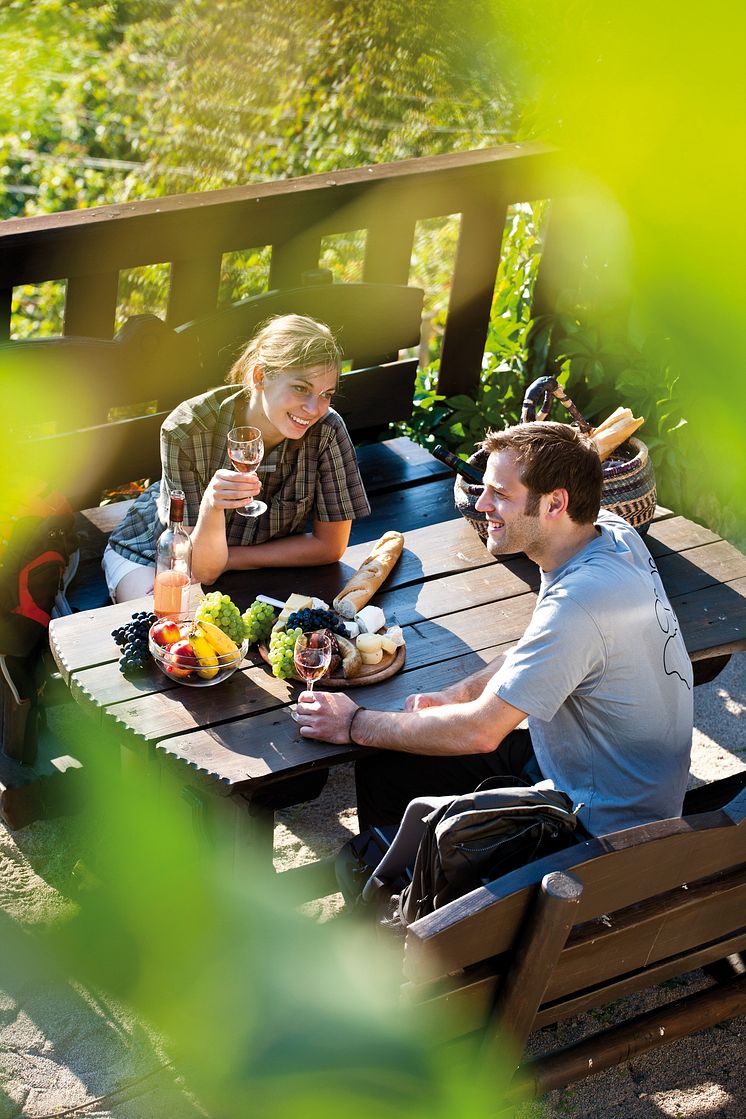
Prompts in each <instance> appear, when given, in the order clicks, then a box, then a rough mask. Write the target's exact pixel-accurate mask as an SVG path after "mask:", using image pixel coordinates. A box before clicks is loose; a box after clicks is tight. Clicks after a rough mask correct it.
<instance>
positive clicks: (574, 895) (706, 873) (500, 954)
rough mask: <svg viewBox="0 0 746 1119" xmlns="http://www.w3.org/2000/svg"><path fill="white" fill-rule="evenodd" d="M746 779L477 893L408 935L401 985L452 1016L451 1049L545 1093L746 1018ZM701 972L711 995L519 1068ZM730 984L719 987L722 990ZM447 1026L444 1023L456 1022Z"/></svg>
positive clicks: (525, 1088)
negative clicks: (613, 1007) (527, 1054)
mask: <svg viewBox="0 0 746 1119" xmlns="http://www.w3.org/2000/svg"><path fill="white" fill-rule="evenodd" d="M745 789H746V772H744V773H739V774H737V775H736V776H735V777H731V778H726V779H724V780H723V781H720V782H714V783H713V784H711V785H707V786H702V787H701V788H699V789H695V790H693V791H692V792H690V793H689V794H688V795H687V801H686V802H685V808H684V811H685V815H684V817H683V818H681V819H674V820H665V821H663V822H661V823H656V824H649V825H645V826H641V827H636V828H631V829H629V830H627V831H621V832H617V833H615V834H613V835H607V836H604V837H602V838H600V839H593V840H589V841H588V842H585V843H581V844H578V845H576V846H573V847H571V848H569V849H567V850H565V851H563V852H561V853H560V854H558V855H553V856H550V857H548V858H545V859H541V860H539V861H537V862H535V863H532V864H530V865H529V866H527V867H524V868H522V869H520V870H517V871H515V872H514V873H512V874H508V875H506V876H504V877H503V878H500V879H498V880H496V881H495V882H492V883H490V884H489V885H487V886H485V887H483V888H481V889H478V890H475V891H473V892H472V893H470V894H468V895H467V896H466V897H463V898H460V899H458V900H456V901H453V902H451V903H450V904H448V905H446V906H444V907H443V908H442V909H439V910H436V911H435V912H434V913H432V914H430V915H428V916H427V917H424V918H422V919H420V920H419V921H417V922H415V923H414V924H413V925H412V926H411V927H410V928H409V929H408V931H407V935H406V945H405V975H406V977H407V983H406V985H405V987H404V989H403V993H404V997H405V998H406V1000H407V1001H408V1002H411V1003H414V1004H416V1005H417V1006H418V1007H419V1008H420V1009H421V1010H422V1011H423V1012H424V1013H425V1014H430V1013H431V1012H432V1010H433V1008H434V1007H436V1006H440V1007H442V1008H443V1009H444V1010H445V1015H444V1017H446V1019H447V1022H448V1023H449V1027H450V1035H449V1040H450V1041H451V1042H453V1041H455V1040H456V1039H458V1038H465V1037H468V1036H469V1035H473V1034H474V1033H475V1032H479V1033H481V1035H482V1037H481V1051H482V1052H483V1053H485V1054H486V1055H487V1056H497V1055H498V1054H500V1055H501V1057H502V1058H503V1059H504V1056H505V1052H506V1050H507V1051H508V1052H509V1051H511V1046H512V1047H513V1051H514V1052H515V1054H516V1061H515V1063H516V1065H517V1066H518V1067H517V1071H516V1073H515V1077H514V1080H513V1083H512V1087H511V1089H510V1100H513V1101H514V1100H516V1099H518V1098H521V1097H522V1096H525V1095H540V1094H542V1093H544V1092H547V1091H549V1090H551V1089H553V1088H559V1087H562V1086H564V1085H566V1084H569V1083H571V1082H573V1081H575V1080H579V1079H582V1078H584V1077H586V1076H589V1075H591V1074H592V1073H595V1072H601V1071H603V1070H604V1069H607V1068H610V1067H613V1066H614V1065H617V1064H619V1063H620V1062H622V1061H626V1060H628V1059H630V1058H631V1057H633V1056H634V1055H636V1054H638V1053H643V1052H645V1051H647V1050H648V1049H651V1048H654V1047H656V1046H659V1045H663V1044H666V1043H667V1042H669V1041H674V1040H676V1039H677V1038H680V1037H683V1036H685V1035H687V1034H690V1033H694V1032H696V1031H697V1030H700V1029H705V1028H707V1027H709V1026H712V1025H715V1024H716V1023H718V1022H722V1021H725V1020H726V1019H728V1018H731V1017H735V1016H737V1015H739V1014H742V1013H744V1012H746V967H744V963H743V960H742V959H741V957H740V956H738V955H737V954H738V953H742V952H743V951H744V950H745V949H746V919H745V914H746V791H744V790H745ZM697 968H707V969H709V970H710V971H711V973H712V974H713V975H714V976H716V982H715V984H714V985H713V986H710V987H707V988H706V989H704V990H701V991H698V992H697V993H695V994H692V995H689V996H687V997H686V998H680V999H676V1000H675V1001H674V1002H671V1003H668V1004H667V1005H664V1006H661V1007H659V1008H658V1009H655V1010H652V1011H649V1012H647V1013H644V1014H642V1015H639V1016H634V1017H630V1018H624V1019H623V1020H622V1021H621V1022H620V1023H619V1024H617V1025H615V1026H613V1027H610V1028H608V1029H604V1030H601V1031H600V1032H599V1033H596V1034H594V1035H593V1036H592V1037H587V1038H584V1039H582V1040H581V1041H578V1042H576V1043H574V1044H572V1045H569V1046H567V1047H565V1048H562V1049H559V1050H555V1051H551V1050H550V1051H549V1052H546V1053H545V1054H544V1055H542V1056H538V1057H537V1056H532V1057H531V1058H526V1059H522V1058H521V1054H522V1053H523V1052H524V1049H525V1046H526V1041H527V1039H528V1037H529V1035H530V1034H531V1033H532V1032H534V1031H536V1030H540V1029H542V1028H544V1027H546V1026H551V1025H553V1024H554V1023H556V1022H559V1021H561V1020H562V1019H565V1018H569V1017H574V1016H577V1015H579V1014H581V1013H583V1012H585V1011H588V1010H591V1009H594V1008H597V1007H603V1006H606V1005H607V1004H609V1003H611V1002H614V1001H615V1000H618V999H621V998H623V997H624V996H626V995H629V994H631V993H633V992H636V991H640V990H644V989H647V988H649V987H652V986H655V985H656V984H659V983H661V982H663V981H664V980H671V979H674V978H675V977H677V976H680V975H682V974H684V973H686V972H689V971H693V970H695V969H697ZM717 980H722V981H717ZM447 1029H448V1027H447Z"/></svg>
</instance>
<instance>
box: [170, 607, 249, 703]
mask: <svg viewBox="0 0 746 1119" xmlns="http://www.w3.org/2000/svg"><path fill="white" fill-rule="evenodd" d="M167 627H171V628H170V629H169V628H167ZM191 629H192V619H191V618H180V619H179V620H178V621H175V620H172V619H169V618H161V619H160V620H159V621H157V622H155V623H154V624H153V625H152V626H151V627H150V631H149V633H148V648H149V650H150V655H151V657H152V658H153V660H154V661H155V663H156V664H157V665H158V667H159V668H160V670H161V672H162V673H163V674H164V676H167V677H168V678H169V680H175V681H176V682H177V683H179V684H186V685H187V687H190V688H210V687H212V685H213V684H222V682H223V680H227V679H228V677H229V676H232V675H233V673H234V672H235V671H236V669H237V668H238V667H239V665H240V664H241V661H242V660H243V659H244V657H245V656H246V650H247V649H248V647H249V643H248V641H246V640H244V641H242V642H241V644H240V645H239V646H238V651H237V652H235V653H234V652H231V653H222V654H221V653H218V652H217V651H216V650H215V648H214V647H212V646H211V645H210V644H209V642H208V643H207V648H200V646H198V650H199V652H200V653H201V656H198V655H197V652H196V651H195V649H194V648H192V646H191V645H190V644H189V641H188V640H187V635H188V634H189V632H190V631H191ZM177 635H178V636H177ZM203 640H204V639H203Z"/></svg>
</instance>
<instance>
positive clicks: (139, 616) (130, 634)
mask: <svg viewBox="0 0 746 1119" xmlns="http://www.w3.org/2000/svg"><path fill="white" fill-rule="evenodd" d="M157 620H158V619H157V615H155V614H153V613H149V612H148V611H147V610H138V611H137V612H136V613H134V614H133V615H132V616H131V619H130V621H129V622H127V623H126V624H125V625H123V626H119V627H118V628H117V629H115V630H112V634H111V636H112V637H113V638H114V641H115V642H116V643H117V645H118V646H119V648H120V650H121V657H120V661H119V671H120V672H121V673H122V674H123V675H124V676H134V675H135V674H137V673H138V672H142V670H143V669H144V668H147V666H148V663H149V660H150V657H149V652H148V630H149V629H150V627H151V626H152V625H153V623H154V622H156V621H157Z"/></svg>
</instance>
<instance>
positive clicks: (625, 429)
mask: <svg viewBox="0 0 746 1119" xmlns="http://www.w3.org/2000/svg"><path fill="white" fill-rule="evenodd" d="M614 417H615V418H614ZM644 422H645V421H644V420H643V419H642V418H640V419H635V417H634V416H633V415H632V412H631V411H630V410H629V408H623V409H617V411H616V412H615V413H614V414H613V416H610V417H609V419H608V420H605V421H604V423H603V424H599V426H598V427H597V428H595V430H594V431H592V432H591V439H592V440H593V442H594V444H595V446H596V450H597V451H598V456H599V458H600V459H601V462H604V460H605V459H607V458H608V457H609V455H610V454H611V452H612V451H615V450H616V448H617V447H620V446H621V445H622V443H624V441H625V440H626V439H629V437H630V435H633V434H634V433H635V432H636V431H637V429H638V427H640V426H641V425H642V424H643V423H644Z"/></svg>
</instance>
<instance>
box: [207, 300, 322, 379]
mask: <svg viewBox="0 0 746 1119" xmlns="http://www.w3.org/2000/svg"><path fill="white" fill-rule="evenodd" d="M341 364H342V351H341V350H340V348H339V345H338V344H337V341H336V339H335V337H334V335H333V334H332V332H331V330H330V329H329V327H328V326H327V325H326V323H321V322H317V321H316V320H315V319H312V318H309V317H308V315H275V316H274V317H273V318H271V319H268V320H267V321H266V322H265V323H263V324H262V326H261V327H260V328H259V330H258V331H257V333H256V334H255V335H254V336H253V338H251V339H250V341H249V342H248V343H247V345H246V346H245V347H244V350H243V352H242V353H241V356H240V357H239V358H238V360H237V361H236V363H235V364H234V366H233V368H232V369H231V371H230V373H229V374H228V376H227V377H226V380H227V381H228V383H229V384H233V385H241V384H243V385H246V387H247V388H249V389H251V387H252V386H251V383H250V379H251V372H252V370H253V368H254V366H255V365H261V366H262V368H263V369H264V375H265V377H268V378H269V379H272V378H273V377H277V376H281V375H282V374H283V373H293V372H299V371H300V370H303V369H313V368H314V367H315V366H319V365H320V366H322V367H323V368H325V369H328V370H329V371H330V372H333V373H336V375H337V376H339V369H340V366H341Z"/></svg>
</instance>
